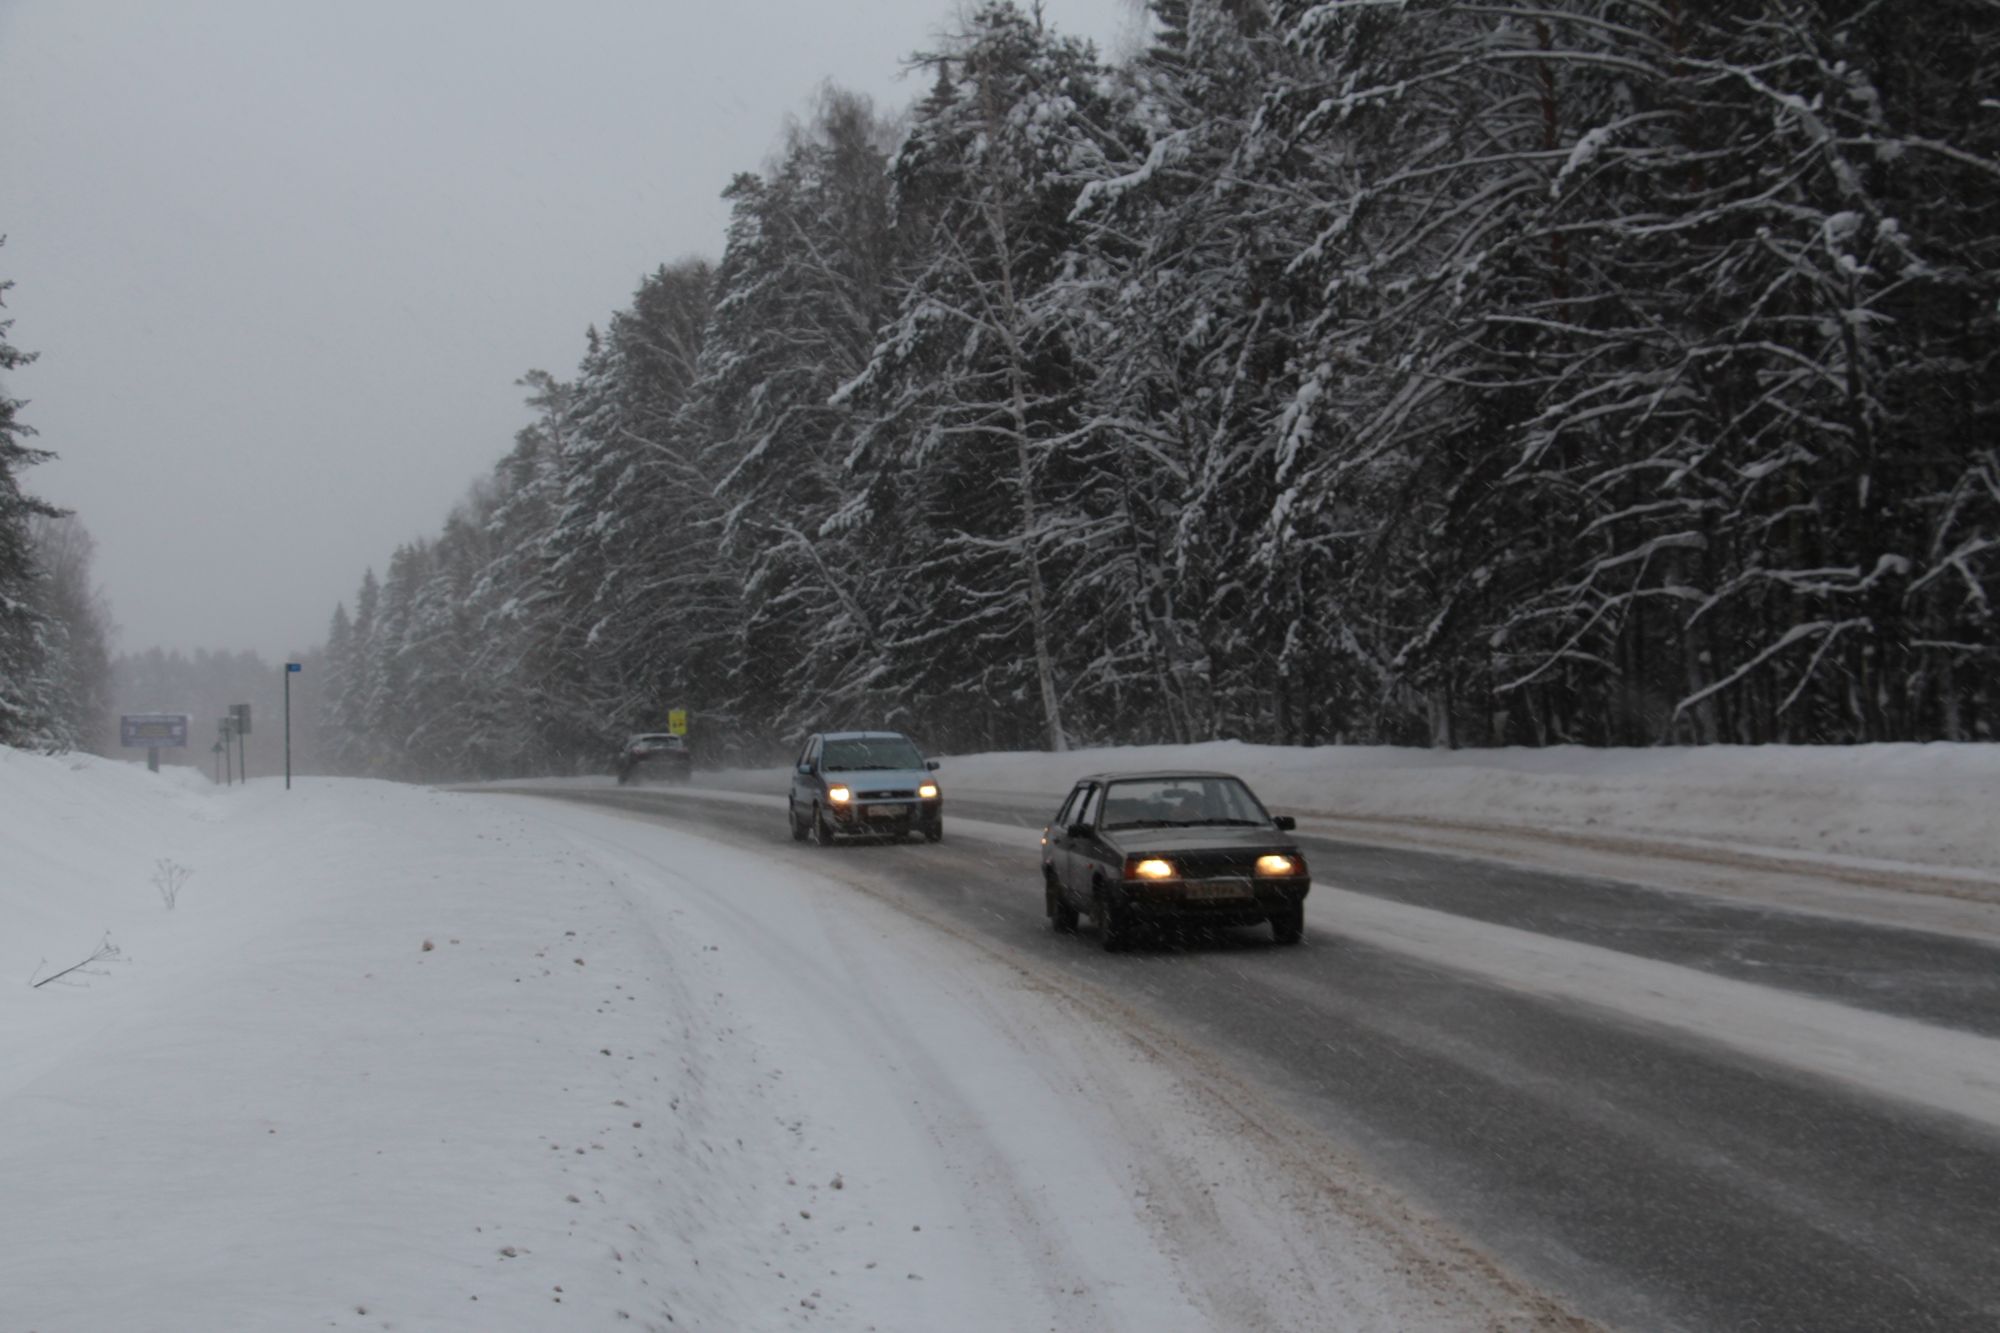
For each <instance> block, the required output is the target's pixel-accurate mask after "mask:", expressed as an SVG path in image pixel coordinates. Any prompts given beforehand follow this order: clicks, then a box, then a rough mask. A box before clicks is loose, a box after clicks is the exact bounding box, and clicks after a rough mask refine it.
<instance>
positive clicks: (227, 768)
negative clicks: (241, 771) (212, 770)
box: [215, 717, 236, 787]
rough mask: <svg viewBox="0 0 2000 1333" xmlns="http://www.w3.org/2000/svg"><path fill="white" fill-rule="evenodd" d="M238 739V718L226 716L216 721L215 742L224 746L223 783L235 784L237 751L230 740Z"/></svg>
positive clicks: (226, 785) (225, 784) (224, 784)
mask: <svg viewBox="0 0 2000 1333" xmlns="http://www.w3.org/2000/svg"><path fill="white" fill-rule="evenodd" d="M234 739H236V719H235V718H232V717H224V718H221V719H220V720H218V721H217V723H216V734H215V743H216V744H217V745H220V746H221V747H222V785H223V786H225V787H228V786H233V785H234V784H235V782H236V762H235V761H236V752H235V751H234V750H233V749H231V748H230V745H229V742H230V741H232V740H234Z"/></svg>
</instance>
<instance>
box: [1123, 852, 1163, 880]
mask: <svg viewBox="0 0 2000 1333" xmlns="http://www.w3.org/2000/svg"><path fill="white" fill-rule="evenodd" d="M1173 877H1174V863H1173V862H1172V861H1163V860H1161V859H1160V858H1159V857H1157V856H1149V857H1147V858H1145V859H1144V860H1142V861H1134V862H1132V868H1131V870H1130V871H1129V872H1128V873H1127V874H1126V878H1127V879H1172V878H1173Z"/></svg>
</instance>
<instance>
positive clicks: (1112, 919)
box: [1091, 884, 1132, 953]
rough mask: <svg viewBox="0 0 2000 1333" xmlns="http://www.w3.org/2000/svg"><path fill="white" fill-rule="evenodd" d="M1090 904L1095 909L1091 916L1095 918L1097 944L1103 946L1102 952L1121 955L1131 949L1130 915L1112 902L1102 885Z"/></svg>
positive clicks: (1098, 887)
mask: <svg viewBox="0 0 2000 1333" xmlns="http://www.w3.org/2000/svg"><path fill="white" fill-rule="evenodd" d="M1092 902H1093V903H1094V905H1095V908H1096V910H1095V911H1093V912H1092V913H1091V915H1092V916H1094V917H1096V918H1097V942H1098V943H1099V944H1101V945H1103V946H1104V952H1106V953H1123V952H1124V951H1125V950H1127V949H1129V948H1131V947H1132V917H1131V914H1130V913H1128V912H1127V911H1126V910H1125V909H1124V908H1123V907H1120V906H1118V905H1117V904H1116V903H1115V902H1114V901H1113V900H1112V897H1111V894H1110V893H1109V892H1108V891H1107V890H1106V889H1105V887H1104V886H1103V885H1102V884H1100V885H1098V886H1097V894H1096V896H1095V898H1093V899H1092Z"/></svg>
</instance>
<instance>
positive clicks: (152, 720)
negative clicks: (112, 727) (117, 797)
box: [118, 713, 189, 773]
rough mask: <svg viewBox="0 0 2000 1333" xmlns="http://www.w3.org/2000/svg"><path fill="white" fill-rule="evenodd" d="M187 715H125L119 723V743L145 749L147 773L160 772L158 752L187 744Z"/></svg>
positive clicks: (120, 718)
mask: <svg viewBox="0 0 2000 1333" xmlns="http://www.w3.org/2000/svg"><path fill="white" fill-rule="evenodd" d="M188 720H189V719H188V715H187V714H186V713H125V714H123V715H121V716H120V717H119V719H118V743H119V744H120V745H122V746H127V747H130V748H132V749H138V748H140V747H142V746H143V747H144V748H145V751H146V768H147V771H149V772H153V773H157V772H159V771H160V751H161V750H163V749H167V748H174V749H178V748H179V747H181V746H183V745H186V744H187V741H188Z"/></svg>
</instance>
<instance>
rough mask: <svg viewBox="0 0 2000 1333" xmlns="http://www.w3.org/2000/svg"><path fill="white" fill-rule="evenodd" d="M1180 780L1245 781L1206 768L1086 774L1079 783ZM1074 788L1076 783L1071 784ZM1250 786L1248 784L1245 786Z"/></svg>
mask: <svg viewBox="0 0 2000 1333" xmlns="http://www.w3.org/2000/svg"><path fill="white" fill-rule="evenodd" d="M1178 778H1228V779H1230V780H1231V781H1233V782H1242V781H1243V779H1242V778H1240V777H1238V776H1236V774H1234V773H1219V772H1216V771H1214V770H1212V769H1204V768H1154V769H1147V770H1146V771H1145V772H1142V773H1086V774H1084V775H1083V776H1082V777H1080V778H1078V779H1077V780H1076V781H1077V782H1171V781H1174V780H1175V779H1178ZM1070 785H1071V786H1072V787H1074V786H1075V785H1076V782H1072V783H1071V784H1070ZM1244 785H1245V786H1248V785H1249V784H1248V783H1245V784H1244Z"/></svg>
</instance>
